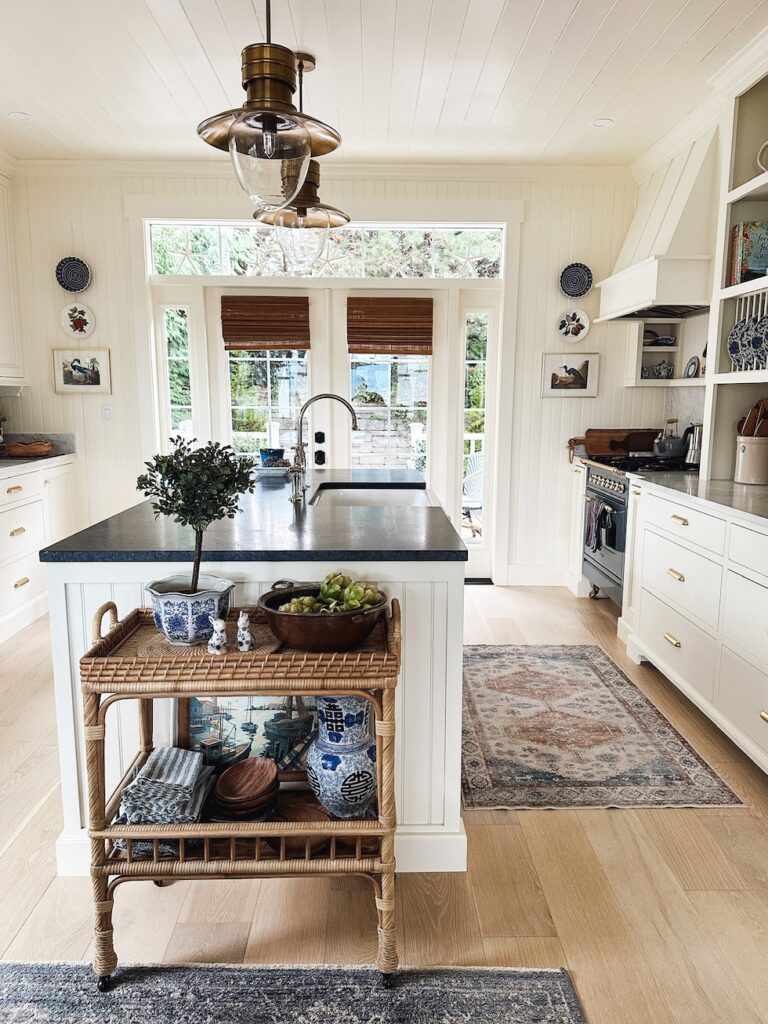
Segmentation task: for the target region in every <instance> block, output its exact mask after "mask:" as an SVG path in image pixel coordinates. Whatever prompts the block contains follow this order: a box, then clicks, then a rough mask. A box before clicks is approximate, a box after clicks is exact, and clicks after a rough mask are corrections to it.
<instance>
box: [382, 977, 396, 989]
mask: <svg viewBox="0 0 768 1024" xmlns="http://www.w3.org/2000/svg"><path fill="white" fill-rule="evenodd" d="M394 984H395V976H394V974H382V975H381V987H382V988H392V986H393V985H394Z"/></svg>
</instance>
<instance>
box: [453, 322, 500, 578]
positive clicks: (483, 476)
mask: <svg viewBox="0 0 768 1024" xmlns="http://www.w3.org/2000/svg"><path fill="white" fill-rule="evenodd" d="M490 329H491V314H490V312H488V311H468V312H466V313H465V316H464V324H463V330H464V345H463V347H464V352H463V355H464V374H463V376H464V390H463V402H464V405H463V410H462V416H463V436H462V467H461V468H462V473H461V536H462V540H463V541H464V543H465V544H466V545H467V547H468V548H469V563H468V566H467V575H468V576H470V577H487V576H490V561H491V559H490V554H491V539H492V537H491V534H492V528H493V524H492V515H491V507H490V498H489V496H490V493H491V491H490V487H489V477H490V474H491V471H492V466H491V447H492V446H491V445H490V443H489V442H490V436H489V434H490V429H491V423H492V416H491V411H490V409H489V388H488V384H489V381H488V372H489V365H490V363H489V334H490Z"/></svg>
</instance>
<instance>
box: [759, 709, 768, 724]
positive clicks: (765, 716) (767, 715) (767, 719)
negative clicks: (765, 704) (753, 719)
mask: <svg viewBox="0 0 768 1024" xmlns="http://www.w3.org/2000/svg"><path fill="white" fill-rule="evenodd" d="M760 717H761V718H762V720H763V721H764V722H768V711H761V712H760Z"/></svg>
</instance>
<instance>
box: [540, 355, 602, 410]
mask: <svg viewBox="0 0 768 1024" xmlns="http://www.w3.org/2000/svg"><path fill="white" fill-rule="evenodd" d="M599 369H600V356H599V355H598V353H597V352H579V353H577V354H576V353H574V352H573V350H571V351H570V352H545V353H544V365H543V372H542V378H541V395H542V398H566V397H568V398H595V397H596V396H597V378H598V372H599Z"/></svg>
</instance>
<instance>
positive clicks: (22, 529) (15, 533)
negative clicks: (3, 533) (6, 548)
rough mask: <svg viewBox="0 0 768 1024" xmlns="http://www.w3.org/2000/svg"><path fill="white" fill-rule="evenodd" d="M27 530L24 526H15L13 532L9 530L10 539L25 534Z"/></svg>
mask: <svg viewBox="0 0 768 1024" xmlns="http://www.w3.org/2000/svg"><path fill="white" fill-rule="evenodd" d="M26 532H27V528H26V527H25V526H17V527H16V529H15V530H11V534H10V535H11V537H20V536H21V535H22V533H26Z"/></svg>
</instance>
